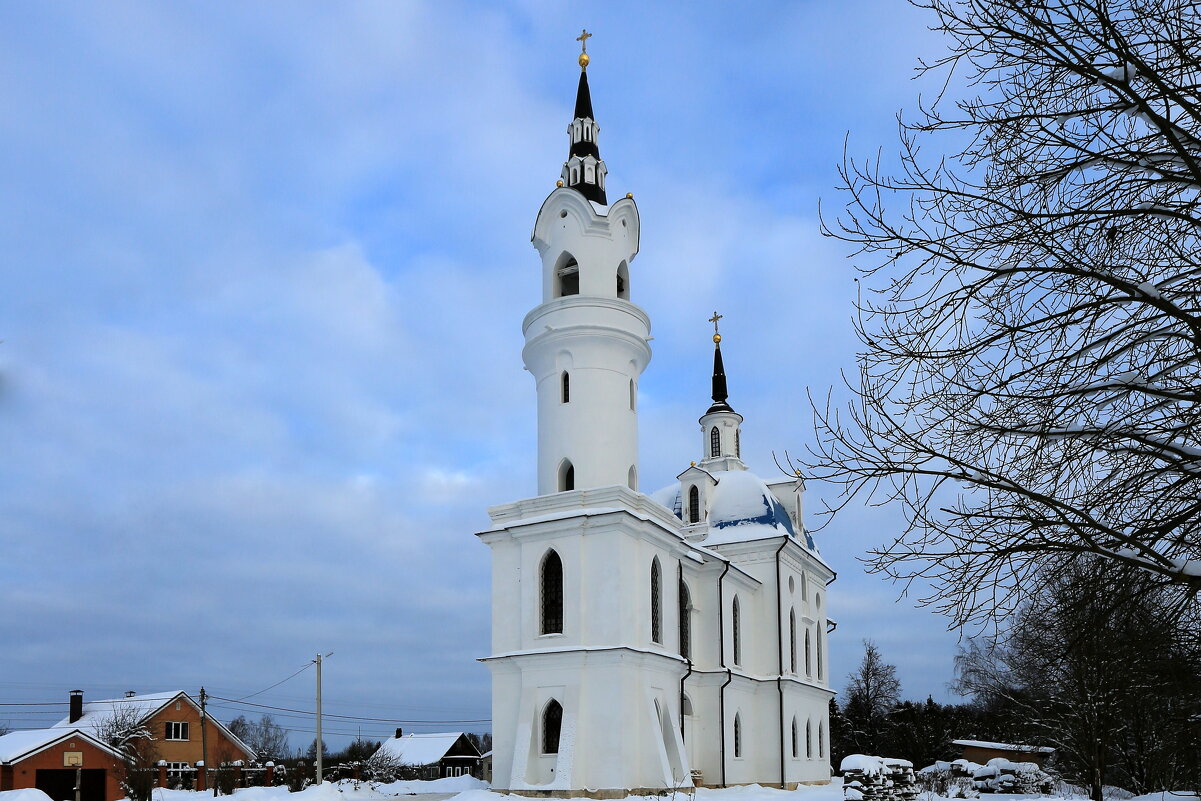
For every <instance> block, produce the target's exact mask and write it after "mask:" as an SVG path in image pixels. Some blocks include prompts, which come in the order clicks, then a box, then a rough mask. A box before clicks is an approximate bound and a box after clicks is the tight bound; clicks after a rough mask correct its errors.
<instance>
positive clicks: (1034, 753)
mask: <svg viewBox="0 0 1201 801" xmlns="http://www.w3.org/2000/svg"><path fill="white" fill-rule="evenodd" d="M951 744H952V745H957V746H959V748H960V749H961V753H960V756H961V757H962V758H963V759H966V760H968V761H969V762H975V763H977V764H980V765H987V764H988V761H989V760H990V759H996V758H997V757H1002V758H1004V759H1008V760H1009V761H1010V762H1033V763H1034V764H1036V765H1038V767H1039V770H1042V768H1043V766H1044V765H1045V764H1046V762H1047V759H1048V757H1050V756H1051V754H1053V753H1055V749H1054V748H1050V747H1048V746H1045V745H1044V746H1040V745H1025V744H1022V743H990V742H985V741H983V740H952V741H951Z"/></svg>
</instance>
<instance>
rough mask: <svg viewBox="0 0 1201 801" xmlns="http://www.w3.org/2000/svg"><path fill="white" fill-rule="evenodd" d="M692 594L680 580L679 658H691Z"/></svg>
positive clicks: (682, 580)
mask: <svg viewBox="0 0 1201 801" xmlns="http://www.w3.org/2000/svg"><path fill="white" fill-rule="evenodd" d="M691 609H692V594H691V593H690V592H688V585H687V584H685V583H684V579H680V656H682V657H684V658H685V659H691V658H692V616H691V612H690V610H691Z"/></svg>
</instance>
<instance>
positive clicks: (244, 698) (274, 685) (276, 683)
mask: <svg viewBox="0 0 1201 801" xmlns="http://www.w3.org/2000/svg"><path fill="white" fill-rule="evenodd" d="M312 664H313V663H312V662H306V663H305V664H304V665H303V666H302V667H301V668H300V670H298V671H296V672H295V673H293V674H292V675H291V676H288V678H286V679H280V680H279V681H277V682H275V684H272V685H271V686H270V687H267V688H265V689H262V690H259V691H258V692H257V693H251V694H250V695H243V696H242V697H241V698H239V699H238V700H239V701H245V700H246V699H247V698H254V697H255V696H256V695H262V694H263V693H265V692H267V690H274V689H275V688H276V687H278V686H279V685H281V684H283V683H284V682H285V681H288V680H289V679H294V678H296V677H297V676H299V675H300V674H301V673H303V672H305V671H306V670H308V669H309V667H310V666H312Z"/></svg>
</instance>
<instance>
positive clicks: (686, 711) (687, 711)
mask: <svg viewBox="0 0 1201 801" xmlns="http://www.w3.org/2000/svg"><path fill="white" fill-rule="evenodd" d="M680 714H681V715H691V714H692V699H691V698H689V697H688V696H686V695H685V696H684V700H683V701H682V702H681V703H680Z"/></svg>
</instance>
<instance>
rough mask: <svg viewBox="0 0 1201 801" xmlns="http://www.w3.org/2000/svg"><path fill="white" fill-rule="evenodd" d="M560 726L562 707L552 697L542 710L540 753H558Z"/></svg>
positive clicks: (561, 724)
mask: <svg viewBox="0 0 1201 801" xmlns="http://www.w3.org/2000/svg"><path fill="white" fill-rule="evenodd" d="M562 728H563V707H561V706H559V702H558V701H556V700H555V699H553V698H552V699H550V703H548V704H547V705H546V708H545V709H543V710H542V753H544V754H557V753H559V730H560V729H562Z"/></svg>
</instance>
